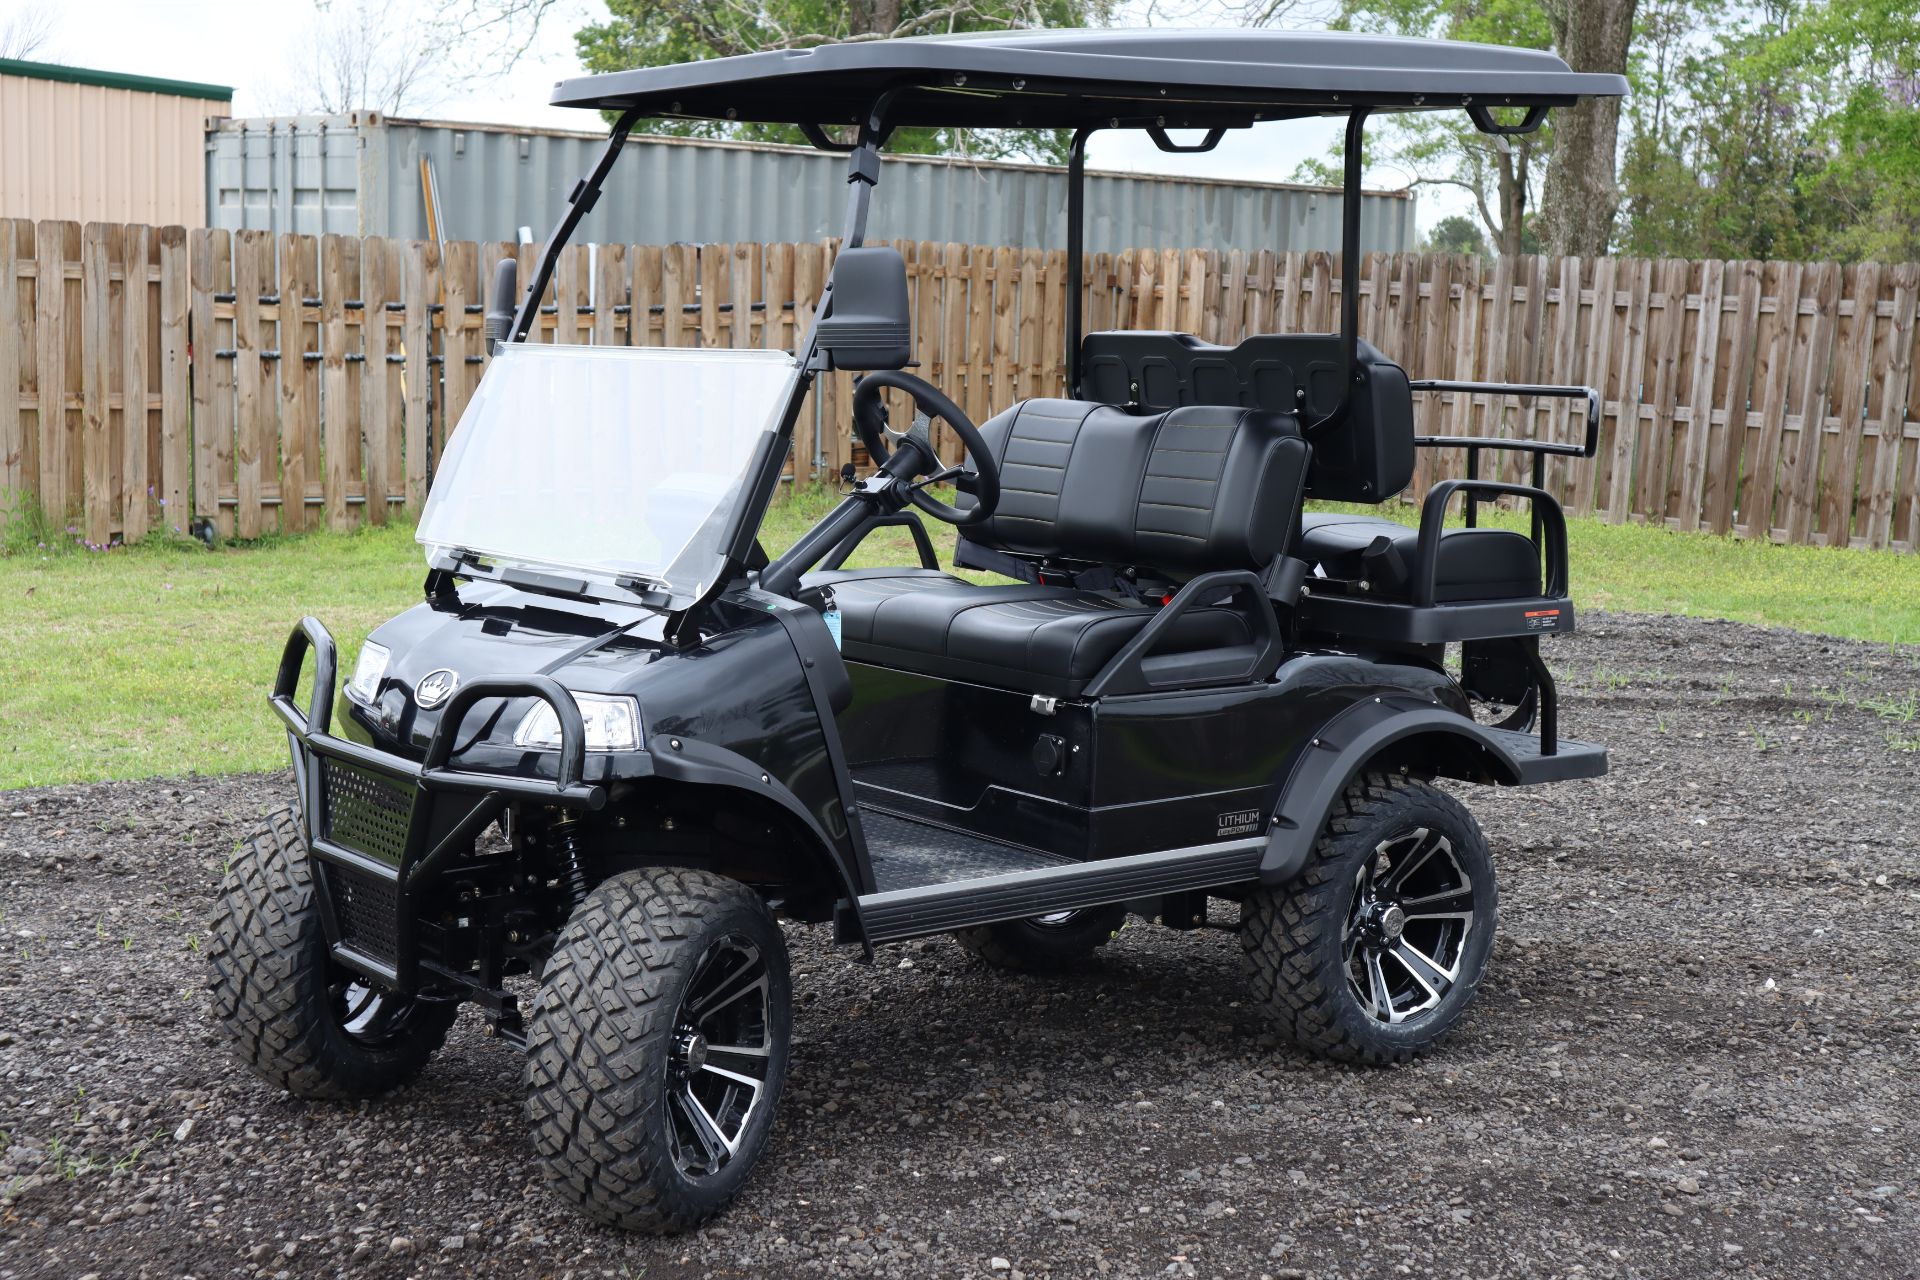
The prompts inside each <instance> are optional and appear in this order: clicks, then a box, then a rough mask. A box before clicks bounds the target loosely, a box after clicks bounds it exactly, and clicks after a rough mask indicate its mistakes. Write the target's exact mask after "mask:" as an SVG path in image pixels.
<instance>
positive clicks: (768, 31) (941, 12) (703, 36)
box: [575, 0, 1112, 163]
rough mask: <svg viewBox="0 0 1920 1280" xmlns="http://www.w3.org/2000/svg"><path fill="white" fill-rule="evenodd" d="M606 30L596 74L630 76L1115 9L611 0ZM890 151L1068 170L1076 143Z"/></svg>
mask: <svg viewBox="0 0 1920 1280" xmlns="http://www.w3.org/2000/svg"><path fill="white" fill-rule="evenodd" d="M607 9H608V11H609V16H608V19H607V20H606V21H605V22H599V23H594V24H592V25H590V26H586V27H583V28H581V29H580V31H579V32H578V33H577V35H576V36H575V42H576V44H577V46H578V48H579V51H580V61H581V63H582V64H583V65H584V66H585V67H586V69H587V70H589V71H595V72H605V71H624V70H626V69H628V68H631V67H652V66H662V65H665V64H668V63H674V62H690V61H693V60H695V59H700V58H724V57H731V56H734V55H737V54H743V53H757V52H761V51H763V50H768V49H805V48H811V47H813V46H815V45H820V44H827V43H830V42H834V41H863V40H892V39H898V38H900V37H902V36H922V35H939V34H949V33H954V32H961V31H1000V30H1009V29H1016V28H1025V27H1079V26H1086V25H1088V24H1089V23H1102V22H1105V21H1107V20H1108V18H1109V17H1110V14H1111V9H1112V0H853V2H852V3H835V2H834V0H761V2H760V3H750V2H748V0H607ZM649 127H650V128H654V129H657V130H658V131H660V132H666V133H678V134H684V135H689V136H696V137H730V138H746V139H752V140H759V141H772V142H800V141H803V140H804V139H803V137H802V135H801V134H800V132H799V130H797V129H794V128H791V127H789V126H785V125H764V124H751V123H748V124H733V123H729V122H725V121H666V122H661V123H659V124H656V125H650V126H649ZM888 146H889V149H890V150H894V151H907V152H921V153H932V152H937V153H947V154H971V155H981V156H986V157H990V158H1000V157H1006V156H1030V157H1035V158H1040V159H1046V160H1051V161H1054V162H1056V163H1057V162H1063V161H1064V160H1065V158H1066V148H1067V139H1066V138H1065V137H1064V136H1063V135H1062V134H1060V133H1059V132H1058V131H1057V130H1048V129H1000V130H987V131H981V130H974V131H967V130H957V129H902V130H900V131H899V132H897V133H896V134H895V135H894V137H893V139H892V141H891V142H890V143H889V144H888Z"/></svg>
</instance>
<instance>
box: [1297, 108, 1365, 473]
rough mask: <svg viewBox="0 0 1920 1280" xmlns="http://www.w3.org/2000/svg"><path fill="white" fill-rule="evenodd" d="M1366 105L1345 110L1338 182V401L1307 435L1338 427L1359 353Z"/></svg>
mask: <svg viewBox="0 0 1920 1280" xmlns="http://www.w3.org/2000/svg"><path fill="white" fill-rule="evenodd" d="M1372 110H1373V108H1372V107H1370V106H1358V107H1355V108H1354V109H1353V110H1351V111H1349V112H1348V113H1347V139H1346V145H1345V147H1344V149H1343V150H1342V153H1341V160H1342V162H1343V166H1344V174H1343V176H1342V179H1341V184H1340V401H1339V403H1338V404H1336V405H1334V406H1333V408H1331V409H1329V410H1328V411H1327V414H1326V416H1325V417H1323V418H1321V419H1320V420H1319V421H1318V422H1315V423H1314V424H1313V425H1312V426H1310V427H1308V428H1307V432H1306V433H1307V434H1308V435H1309V436H1311V435H1314V434H1316V433H1318V432H1322V431H1327V430H1330V429H1332V428H1334V427H1337V426H1339V425H1340V424H1341V423H1343V422H1345V421H1346V420H1347V414H1348V412H1349V411H1350V410H1351V409H1352V407H1353V367H1354V365H1355V364H1357V363H1358V362H1359V353H1360V170H1361V160H1362V155H1361V141H1362V137H1363V135H1364V133H1365V131H1366V124H1367V115H1368V114H1369V113H1370V112H1371V111H1372Z"/></svg>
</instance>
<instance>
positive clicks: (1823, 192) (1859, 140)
mask: <svg viewBox="0 0 1920 1280" xmlns="http://www.w3.org/2000/svg"><path fill="white" fill-rule="evenodd" d="M1796 67H1799V68H1805V69H1806V70H1807V71H1808V72H1810V73H1811V78H1812V79H1813V81H1814V83H1815V84H1816V85H1819V86H1824V87H1825V89H1826V97H1825V101H1824V102H1822V99H1821V97H1819V96H1815V97H1813V99H1812V100H1813V102H1814V103H1815V104H1819V105H1824V106H1826V107H1827V110H1826V111H1825V112H1824V113H1823V114H1822V115H1821V117H1820V118H1819V119H1818V120H1817V121H1814V122H1812V123H1811V124H1810V126H1809V127H1808V130H1807V132H1808V135H1809V136H1810V137H1811V139H1812V140H1813V141H1814V142H1815V143H1816V144H1817V145H1818V146H1819V147H1820V154H1821V158H1822V163H1821V164H1820V165H1819V166H1818V168H1817V169H1816V170H1815V171H1812V172H1807V173H1803V174H1802V175H1801V177H1800V179H1799V186H1800V189H1801V191H1802V192H1803V193H1804V194H1806V195H1810V196H1812V197H1814V198H1815V200H1816V202H1817V205H1818V207H1819V208H1820V210H1821V211H1822V212H1823V214H1824V215H1825V217H1824V219H1823V225H1822V226H1821V228H1820V229H1819V232H1818V234H1817V243H1819V244H1820V246H1821V247H1822V248H1824V249H1825V250H1826V251H1828V252H1831V253H1835V254H1837V255H1839V256H1842V257H1847V258H1878V259H1882V260H1886V261H1894V262H1912V261H1915V260H1920V8H1916V6H1915V5H1914V4H1913V2H1912V0H1824V2H1823V3H1817V4H1812V5H1809V6H1807V8H1806V11H1805V13H1804V15H1803V16H1802V19H1801V20H1800V21H1799V22H1797V23H1795V24H1794V25H1793V26H1792V27H1790V28H1788V29H1787V30H1785V31H1783V32H1782V33H1781V34H1780V35H1779V36H1778V37H1776V38H1775V39H1774V40H1772V41H1771V42H1770V44H1769V47H1768V48H1767V50H1766V52H1765V53H1764V54H1762V55H1761V56H1760V57H1759V58H1758V59H1756V67H1755V69H1756V71H1757V73H1758V74H1760V75H1762V76H1765V75H1770V74H1787V73H1790V72H1791V70H1792V69H1793V68H1796Z"/></svg>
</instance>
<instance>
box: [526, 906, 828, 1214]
mask: <svg viewBox="0 0 1920 1280" xmlns="http://www.w3.org/2000/svg"><path fill="white" fill-rule="evenodd" d="M790 1001H791V992H790V983H789V980H788V974H787V952H786V939H785V937H784V935H782V933H781V932H780V926H779V925H778V924H776V923H775V922H774V919H773V917H772V915H771V914H769V913H768V911H767V908H766V904H765V903H763V902H762V901H761V900H760V896H759V895H758V894H756V893H754V892H753V890H751V889H749V888H748V887H747V886H745V885H743V884H740V883H739V882H738V881H734V880H729V879H727V878H725V877H724V876H717V875H713V874H711V873H709V872H705V871H692V870H683V869H677V868H655V869H650V870H645V871H629V872H626V873H624V874H621V875H617V876H614V877H612V878H611V879H609V880H606V881H604V882H603V883H602V884H600V885H599V887H597V888H596V889H594V890H593V892H592V893H590V894H588V895H587V897H586V900H585V901H584V902H582V903H581V904H580V906H579V907H578V908H577V909H576V910H575V911H574V913H573V918H572V919H571V920H570V921H568V923H567V927H566V929H565V930H564V931H563V932H562V933H561V935H560V942H559V945H558V946H557V947H556V948H555V949H554V953H553V956H552V958H551V959H550V960H549V961H548V962H547V968H546V973H545V977H544V979H543V981H542V983H541V987H540V995H539V999H538V1002H537V1003H536V1005H535V1008H534V1015H533V1020H532V1022H531V1024H530V1025H529V1028H528V1032H527V1070H526V1081H527V1115H528V1117H529V1119H531V1120H532V1121H533V1141H534V1147H535V1149H536V1150H538V1151H539V1153H540V1155H541V1157H542V1159H543V1160H544V1161H545V1163H546V1167H547V1174H548V1176H549V1177H550V1178H551V1179H552V1181H553V1182H554V1184H555V1185H556V1187H557V1188H558V1189H559V1190H560V1192H561V1194H562V1195H564V1196H565V1197H566V1198H568V1199H569V1200H571V1201H573V1202H574V1203H575V1204H577V1205H578V1206H579V1207H580V1209H581V1210H582V1211H583V1212H584V1213H586V1214H587V1216H589V1217H591V1218H593V1219H595V1220H597V1221H599V1222H604V1223H606V1224H608V1225H610V1226H616V1227H624V1228H626V1229H627V1230H630V1231H649V1232H656V1233H665V1232H675V1231H686V1230H689V1229H691V1228H693V1227H696V1226H698V1225H700V1224H701V1223H702V1222H705V1221H706V1220H707V1219H709V1218H711V1217H713V1216H714V1215H715V1214H717V1213H719V1212H720V1211H721V1210H722V1209H724V1208H726V1206H727V1204H728V1203H729V1202H730V1201H732V1199H733V1197H734V1196H735V1195H737V1194H738V1193H739V1191H740V1188H741V1186H742V1185H743V1184H744V1183H745V1182H746V1179H747V1175H748V1174H749V1173H751V1172H752V1170H753V1166H754V1162H755V1161H757V1160H758V1159H759V1158H760V1153H761V1151H762V1150H763V1149H764V1148H765V1147H766V1144H767V1135H768V1133H769V1132H770V1131H771V1129H772V1127H773V1117H774V1108H775V1106H776V1105H777V1104H778V1102H779V1099H780V1092H781V1088H782V1086H783V1085H784V1084H785V1083H786V1078H787V1049H788V1041H789V1037H790V1030H791V1026H792V1014H791V1010H790Z"/></svg>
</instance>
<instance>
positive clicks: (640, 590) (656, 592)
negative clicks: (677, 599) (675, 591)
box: [613, 578, 673, 609]
mask: <svg viewBox="0 0 1920 1280" xmlns="http://www.w3.org/2000/svg"><path fill="white" fill-rule="evenodd" d="M613 585H614V586H616V587H618V588H620V589H621V590H622V591H625V592H628V593H630V594H631V595H632V596H633V597H634V598H635V599H637V600H639V601H640V603H641V604H643V605H647V606H649V607H652V608H657V609H664V608H666V607H667V605H668V604H669V603H671V602H672V600H673V597H672V596H670V595H669V594H667V593H666V592H665V591H662V590H661V589H660V588H659V587H657V586H655V585H654V584H653V583H651V582H648V581H647V580H646V579H645V578H615V579H614V580H613Z"/></svg>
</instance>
